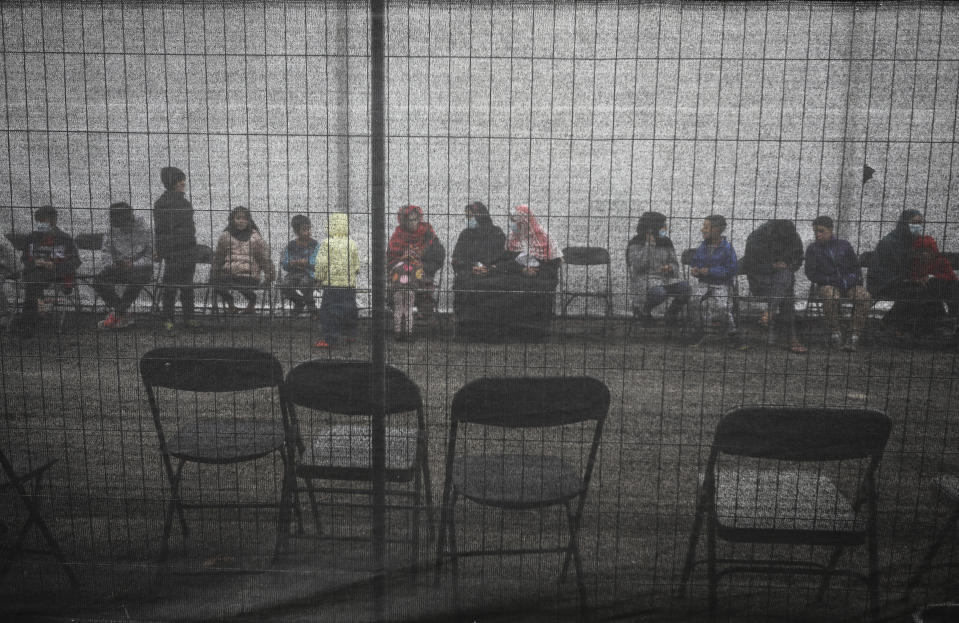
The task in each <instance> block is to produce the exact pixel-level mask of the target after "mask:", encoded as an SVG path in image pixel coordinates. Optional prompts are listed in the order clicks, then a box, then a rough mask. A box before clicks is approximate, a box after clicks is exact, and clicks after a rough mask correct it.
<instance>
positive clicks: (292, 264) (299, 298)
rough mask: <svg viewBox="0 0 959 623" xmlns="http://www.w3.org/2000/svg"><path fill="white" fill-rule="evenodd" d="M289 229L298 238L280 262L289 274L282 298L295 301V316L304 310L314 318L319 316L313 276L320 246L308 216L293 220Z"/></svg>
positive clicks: (292, 242) (300, 216)
mask: <svg viewBox="0 0 959 623" xmlns="http://www.w3.org/2000/svg"><path fill="white" fill-rule="evenodd" d="M290 227H291V228H292V229H293V233H295V234H296V238H295V239H293V240H291V241H290V242H289V244H287V245H286V251H284V252H283V259H282V260H280V266H282V267H283V270H284V271H286V276H285V278H284V279H283V287H282V292H283V296H284V297H286V298H288V299H289V300H291V301H293V313H295V314H299V313H300V312H302V311H303V309H304V308H305V309H306V310H307V311H309V312H310V315H313V314H315V313H316V302H315V301H314V300H313V288H314V285H315V282H314V280H313V273H314V272H316V254H317V252H318V251H319V249H320V243H319V242H317V241H316V240H314V239H313V238H312V237H311V236H310V233H312V227H313V225H312V224H311V223H310V219H309V218H308V217H307V216H304V215H303V214H297V215H295V216H294V217H293V218H292V219H290Z"/></svg>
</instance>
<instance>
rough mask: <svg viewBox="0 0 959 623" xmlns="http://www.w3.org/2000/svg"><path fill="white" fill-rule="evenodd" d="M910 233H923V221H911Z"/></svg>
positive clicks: (916, 234) (915, 234) (914, 234)
mask: <svg viewBox="0 0 959 623" xmlns="http://www.w3.org/2000/svg"><path fill="white" fill-rule="evenodd" d="M909 233H910V234H912V235H913V236H919V235H922V223H909Z"/></svg>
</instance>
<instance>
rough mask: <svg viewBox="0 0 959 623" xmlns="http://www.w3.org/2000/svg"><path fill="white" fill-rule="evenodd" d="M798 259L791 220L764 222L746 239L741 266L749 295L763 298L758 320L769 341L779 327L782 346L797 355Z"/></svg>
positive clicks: (799, 249) (800, 257) (799, 240)
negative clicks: (783, 342)
mask: <svg viewBox="0 0 959 623" xmlns="http://www.w3.org/2000/svg"><path fill="white" fill-rule="evenodd" d="M802 262H803V247H802V238H800V237H799V234H798V233H797V232H796V225H795V224H794V223H793V222H792V221H788V220H785V219H773V220H770V221H766V222H765V223H763V224H762V225H760V226H759V227H757V228H756V229H755V230H753V232H752V233H750V234H749V236H748V237H747V238H746V252H745V254H744V257H743V261H742V264H743V269H744V271H745V273H746V277H747V279H749V289H750V291H751V292H752V294H753V295H754V296H758V297H761V298H764V299H766V307H767V309H766V312H765V313H764V314H763V317H762V321H761V322H762V324H764V325H766V326H767V327H768V328H769V343H770V344H774V343H775V341H776V333H777V328H779V332H781V333H782V337H783V339H784V340H785V342H786V349H787V350H789V351H790V352H793V353H800V354H801V353H805V352H806V347H805V346H803V345H802V344H801V343H800V342H799V338H797V337H796V322H795V315H796V314H795V311H796V309H795V307H796V305H795V302H796V295H795V285H796V271H797V270H799V267H800V266H802ZM777 308H778V313H777Z"/></svg>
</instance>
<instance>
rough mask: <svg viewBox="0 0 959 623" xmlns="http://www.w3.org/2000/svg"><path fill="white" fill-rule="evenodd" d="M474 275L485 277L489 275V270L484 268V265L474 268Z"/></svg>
mask: <svg viewBox="0 0 959 623" xmlns="http://www.w3.org/2000/svg"><path fill="white" fill-rule="evenodd" d="M473 274H474V275H479V276H480V277H484V276H486V275H488V274H489V269H488V268H486V267H485V266H483V265H482V264H480V265H478V266H474V267H473Z"/></svg>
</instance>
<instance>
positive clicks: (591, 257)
mask: <svg viewBox="0 0 959 623" xmlns="http://www.w3.org/2000/svg"><path fill="white" fill-rule="evenodd" d="M563 262H565V263H566V264H572V265H574V266H597V265H602V264H609V263H610V259H609V251H607V250H606V249H604V248H603V247H566V248H565V249H563Z"/></svg>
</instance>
